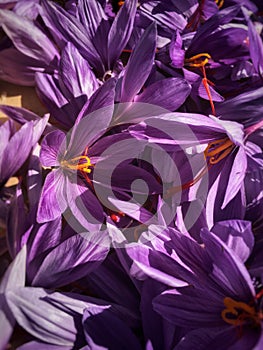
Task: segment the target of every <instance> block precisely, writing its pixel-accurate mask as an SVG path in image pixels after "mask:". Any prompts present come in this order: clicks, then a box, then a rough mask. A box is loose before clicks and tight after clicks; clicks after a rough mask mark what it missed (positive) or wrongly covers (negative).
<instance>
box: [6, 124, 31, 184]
mask: <svg viewBox="0 0 263 350" xmlns="http://www.w3.org/2000/svg"><path fill="white" fill-rule="evenodd" d="M32 137H33V122H29V123H26V124H25V125H23V126H22V127H21V129H19V130H18V131H17V132H16V133H15V134H14V136H12V138H11V139H10V141H9V143H8V145H7V147H6V148H5V150H4V152H3V156H2V167H1V169H0V179H1V180H7V179H8V178H9V177H10V176H12V175H14V174H15V173H16V172H17V171H18V170H19V168H20V167H21V166H22V165H23V163H24V162H25V161H26V159H27V157H28V156H29V153H30V151H31V149H32V146H33V142H32ZM3 165H4V166H3Z"/></svg>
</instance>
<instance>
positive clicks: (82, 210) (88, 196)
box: [67, 179, 104, 233]
mask: <svg viewBox="0 0 263 350" xmlns="http://www.w3.org/2000/svg"><path fill="white" fill-rule="evenodd" d="M67 201H68V205H69V208H70V210H71V211H72V214H73V215H74V216H75V219H76V220H77V222H78V223H80V224H81V225H82V226H83V228H85V230H87V231H90V232H93V233H96V232H97V231H99V229H100V226H101V224H102V223H103V221H104V215H103V209H102V206H101V204H100V201H99V199H98V198H97V197H96V196H95V195H94V194H93V193H92V191H91V190H90V188H89V187H87V186H85V184H84V183H83V182H81V181H80V180H78V183H72V182H70V180H69V179H67Z"/></svg>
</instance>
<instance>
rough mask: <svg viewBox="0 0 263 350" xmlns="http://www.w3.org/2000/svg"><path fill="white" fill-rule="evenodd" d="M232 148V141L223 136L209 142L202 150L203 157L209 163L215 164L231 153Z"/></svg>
mask: <svg viewBox="0 0 263 350" xmlns="http://www.w3.org/2000/svg"><path fill="white" fill-rule="evenodd" d="M234 148H235V145H234V143H233V142H232V141H231V140H230V139H229V138H228V137H225V138H224V139H220V140H216V141H212V142H210V143H209V144H208V146H207V147H206V149H205V151H204V157H205V159H207V160H208V163H209V164H216V163H218V162H220V161H221V160H222V159H224V158H225V157H226V156H227V155H228V154H229V153H231V152H232V150H233V149H234Z"/></svg>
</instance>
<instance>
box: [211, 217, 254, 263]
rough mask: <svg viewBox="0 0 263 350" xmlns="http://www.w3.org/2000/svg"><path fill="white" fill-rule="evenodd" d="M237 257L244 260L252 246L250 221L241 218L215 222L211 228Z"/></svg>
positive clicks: (252, 237)
mask: <svg viewBox="0 0 263 350" xmlns="http://www.w3.org/2000/svg"><path fill="white" fill-rule="evenodd" d="M211 231H212V232H213V233H215V234H216V235H217V236H218V237H219V238H220V239H221V240H222V241H223V242H225V243H226V244H227V246H228V247H229V248H230V249H232V250H233V251H234V252H235V253H236V254H237V255H238V256H239V258H240V259H241V260H242V261H243V262H245V261H246V260H247V259H248V257H249V256H250V254H251V251H252V249H253V246H254V235H253V232H252V229H251V223H250V222H249V221H243V220H228V221H221V222H217V223H216V224H215V225H214V226H213V227H212V229H211Z"/></svg>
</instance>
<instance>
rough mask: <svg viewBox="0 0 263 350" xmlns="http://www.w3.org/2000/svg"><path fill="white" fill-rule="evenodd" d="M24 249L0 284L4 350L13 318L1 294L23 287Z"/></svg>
mask: <svg viewBox="0 0 263 350" xmlns="http://www.w3.org/2000/svg"><path fill="white" fill-rule="evenodd" d="M25 269H26V247H25V246H24V247H23V248H22V249H21V251H20V252H19V253H18V255H17V256H16V258H15V260H14V261H13V262H12V264H11V265H10V266H9V267H8V269H7V271H6V273H5V275H4V277H3V278H2V281H1V284H0V327H1V337H0V347H1V349H5V347H6V345H7V343H8V341H9V338H10V337H11V334H12V332H13V328H14V326H15V318H14V316H13V314H12V312H11V310H10V309H9V307H8V305H7V304H6V300H5V297H4V295H3V293H6V292H8V291H11V290H13V289H15V288H17V287H22V286H24V285H25V281H26V270H25Z"/></svg>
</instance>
